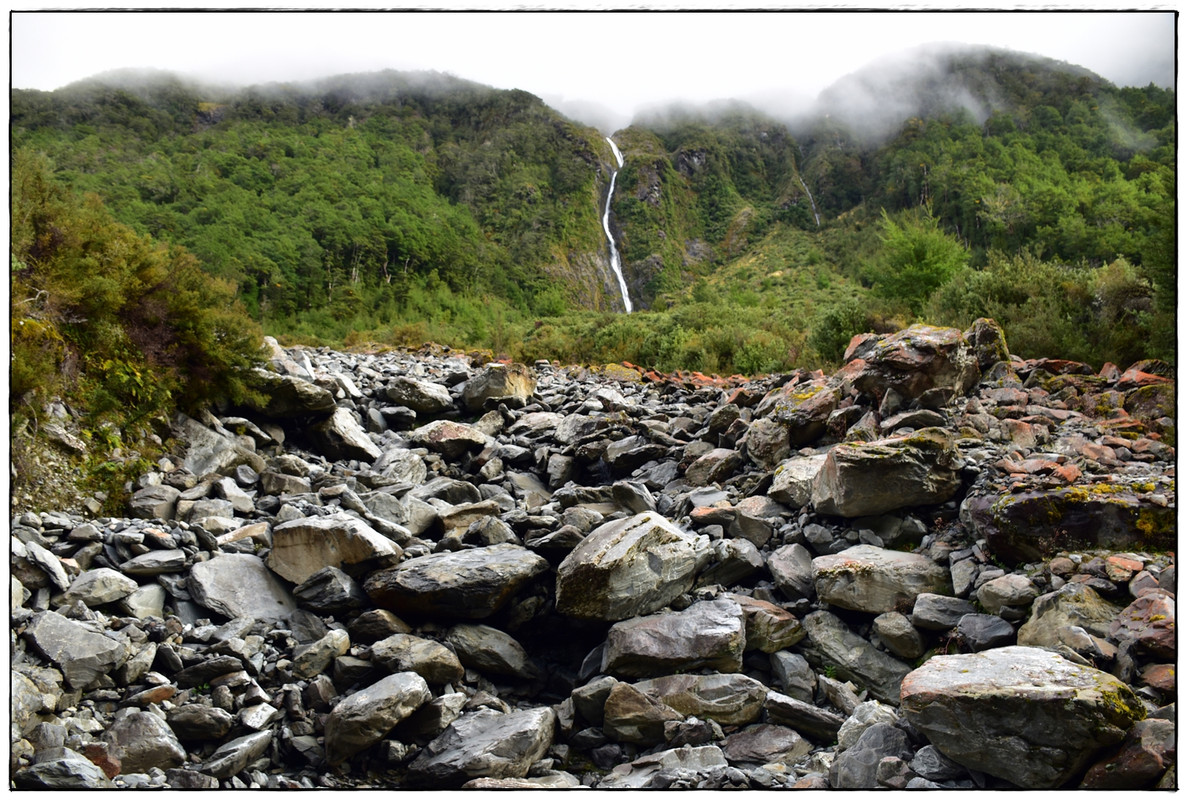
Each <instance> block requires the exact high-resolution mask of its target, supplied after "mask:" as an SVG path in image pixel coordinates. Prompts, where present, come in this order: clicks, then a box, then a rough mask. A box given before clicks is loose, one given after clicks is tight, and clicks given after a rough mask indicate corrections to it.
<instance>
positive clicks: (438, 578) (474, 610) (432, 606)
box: [363, 544, 548, 619]
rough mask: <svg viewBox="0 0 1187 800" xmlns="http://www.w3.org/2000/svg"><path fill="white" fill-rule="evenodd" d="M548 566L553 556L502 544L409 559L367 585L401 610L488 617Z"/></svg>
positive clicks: (449, 616)
mask: <svg viewBox="0 0 1187 800" xmlns="http://www.w3.org/2000/svg"><path fill="white" fill-rule="evenodd" d="M547 569H548V562H547V561H546V560H545V559H544V558H543V557H541V556H539V555H536V554H535V553H533V552H532V551H531V550H528V549H527V548H524V547H520V546H518V545H514V544H496V545H492V546H490V547H477V548H474V549H471V550H458V551H456V552H443V553H431V554H429V555H426V556H420V557H418V558H412V559H408V560H407V561H405V562H403V563H401V564H399V565H397V566H395V567H391V568H389V569H385V570H382V571H380V572H376V573H374V574H372V575H371V576H370V577H369V578H367V580H366V581H365V582H364V584H363V589H364V590H365V591H366V592H367V594H368V595H369V596H370V598H371V599H372V600H373V601H374V602H375V603H376V604H377V605H379V606H381V607H383V608H386V609H388V610H390V611H394V612H395V613H397V614H410V615H413V616H421V617H431V618H435V619H441V618H445V619H484V618H486V617H489V616H490V615H491V614H494V613H495V612H496V611H498V610H499V609H500V608H502V607H503V606H504V605H506V603H507V602H508V601H509V600H510V599H511V598H512V597H514V596H515V595H516V594H517V593H518V592H519V590H520V589H522V588H523V587H524V586H525V585H526V584H527V583H528V581H530V580H531V579H532V578H534V577H536V576H537V575H539V574H540V573H542V572H544V571H545V570H547Z"/></svg>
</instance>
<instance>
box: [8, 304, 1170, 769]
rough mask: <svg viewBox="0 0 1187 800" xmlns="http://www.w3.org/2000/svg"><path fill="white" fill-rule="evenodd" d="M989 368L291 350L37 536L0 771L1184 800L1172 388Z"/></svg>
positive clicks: (914, 343)
mask: <svg viewBox="0 0 1187 800" xmlns="http://www.w3.org/2000/svg"><path fill="white" fill-rule="evenodd" d="M1005 353H1006V350H1005V346H1004V340H1002V339H1001V337H1000V330H998V329H996V326H994V325H993V323H992V322H991V321H985V320H982V321H978V323H977V324H976V325H975V326H974V327H973V328H972V329H970V331H968V332H965V333H962V332H960V331H954V330H944V329H936V328H917V329H911V330H910V331H907V332H903V333H902V334H896V335H893V336H887V337H880V338H871V337H859V338H858V339H856V340H855V341H854V343H853V344H852V345H851V347H850V356H851V358H850V360H849V362H848V364H847V365H846V366H845V367H844V368H843V369H842V370H840V371H839V372H838V373H836V374H835V375H831V376H826V375H823V374H821V373H809V372H797V373H793V374H791V375H782V376H771V377H767V378H762V379H756V380H754V381H750V382H743V381H740V380H733V381H728V380H722V379H717V378H708V377H705V376H699V375H695V374H693V375H683V374H678V375H674V376H661V375H656V374H654V373H645V372H642V371H640V370H636V369H634V368H631V367H629V366H620V367H617V368H616V369H606V370H596V371H595V370H589V369H580V368H573V367H570V368H559V367H556V366H554V365H550V364H546V363H540V364H537V365H535V366H534V367H531V368H529V367H526V366H523V365H516V366H506V365H489V364H485V363H482V362H480V361H474V360H472V359H471V358H469V357H467V356H466V355H464V354H461V353H456V352H452V351H448V350H425V351H422V352H419V353H385V354H377V355H360V354H347V353H334V352H330V351H325V350H316V351H314V350H296V351H293V352H291V353H286V352H284V351H282V350H279V348H277V350H276V351H275V355H276V357H275V358H274V359H273V362H272V365H273V369H274V370H275V373H274V374H275V375H277V376H278V377H279V376H282V375H283V376H284V379H283V380H278V381H274V382H275V383H276V387H277V392H278V393H280V394H281V395H282V396H284V397H287V398H288V400H286V402H285V404H284V405H281V404H279V400H277V401H276V402H275V403H274V404H271V405H265V406H264V408H265V409H268V408H271V409H272V411H271V412H267V413H265V411H261V410H259V409H257V410H242V409H236V410H229V411H230V413H228V414H227V415H224V416H223V417H221V418H215V417H214V416H208V417H205V416H204V417H203V419H204V420H205V422H200V421H198V420H196V419H188V418H179V419H178V420H177V430H178V432H179V434H181V436H182V438H183V441H185V442H188V443H189V445H190V449H189V451H188V452H183V453H181V454H179V455H178V456H177V457H175V458H167V459H164V460H162V461H161V462H160V463H159V464H158V465H157V468H156V469H155V470H153V471H152V472H150V473H148V474H146V475H145V476H143V477H142V478H141V479H140V481H139V484H138V486H136V487H134V488H135V489H136V491H135V493H134V495H133V500H132V507H131V509H130V512H133V513H130V515H129V517H128V518H126V519H110V518H101V519H92V520H87V519H83V518H81V517H77V516H73V515H69V514H65V513H59V512H52V511H50V512H42V513H31V512H24V513H20V512H18V513H17V514H16V515H15V517H14V519H13V526H12V550H11V552H12V556H11V564H12V580H11V584H12V585H11V601H12V602H11V606H12V620H11V621H12V644H13V648H12V664H11V669H12V680H11V686H12V698H11V699H12V722H13V726H12V730H13V740H12V743H13V747H12V750H11V761H10V770H11V776H12V782H13V784H14V785H15V786H19V787H40V788H46V787H53V788H75V787H95V786H107V785H115V786H123V787H150V786H151V787H164V786H168V787H174V788H246V787H260V788H263V787H267V788H298V787H305V788H311V787H335V786H342V787H346V786H393V787H396V786H407V787H430V788H435V787H459V786H474V787H485V788H527V787H533V786H578V785H586V786H597V787H606V788H609V787H640V788H694V787H699V788H734V787H736V788H743V787H756V788H758V787H761V788H781V787H789V786H797V787H801V788H828V787H835V788H873V787H878V786H882V787H891V788H907V787H911V788H916V787H919V788H929V787H930V788H934V787H944V788H974V787H978V788H1012V787H1022V788H1050V787H1057V786H1076V785H1083V786H1085V787H1111V786H1119V785H1124V786H1127V787H1133V788H1137V787H1153V786H1164V787H1165V786H1173V785H1174V784H1175V777H1174V775H1175V767H1174V763H1175V748H1174V724H1175V722H1174V720H1175V714H1174V703H1173V699H1174V696H1175V677H1174V659H1175V655H1176V652H1177V651H1176V640H1175V627H1174V615H1175V603H1174V592H1175V565H1174V555H1173V553H1172V552H1168V551H1169V550H1170V549H1171V548H1173V541H1174V522H1173V519H1174V509H1175V486H1174V458H1175V451H1174V438H1173V437H1174V420H1173V418H1171V417H1170V416H1168V412H1167V408H1168V407H1167V406H1165V405H1163V406H1158V405H1151V404H1147V403H1145V401H1144V399H1142V397H1141V396H1140V393H1141V392H1143V391H1146V390H1147V389H1149V387H1151V386H1157V387H1160V388H1159V391H1160V392H1162V393H1163V394H1164V395H1165V394H1168V393H1169V394H1173V388H1174V384H1173V383H1168V382H1166V379H1165V377H1163V376H1160V375H1158V372H1159V371H1160V370H1161V368H1160V367H1159V366H1158V365H1157V364H1143V365H1139V366H1140V367H1141V368H1136V367H1135V369H1131V370H1128V371H1126V372H1124V373H1123V372H1122V371H1121V370H1119V369H1117V368H1115V367H1111V366H1109V367H1106V369H1104V370H1101V372H1100V373H1095V374H1092V371H1091V370H1087V372H1086V371H1085V370H1086V369H1087V368H1086V367H1085V365H1076V364H1072V363H1069V362H1054V361H1030V362H1027V361H1021V360H1018V359H1011V358H1009V357H1008V356H1005ZM1142 376H1147V377H1142ZM1149 376H1153V378H1157V379H1158V380H1154V379H1153V378H1151V377H1149ZM305 384H307V385H305ZM315 390H320V391H315ZM322 392H324V393H325V394H326V395H328V396H329V397H330V398H331V400H332V402H331V403H330V404H327V403H326V402H325V399H324V396H323V395H322ZM301 397H305V398H313V402H311V403H310V404H307V405H305V406H303V407H301V408H298V407H297V406H294V405H293V402H292V401H293V400H294V399H295V398H301ZM1135 398H1137V400H1141V402H1137V400H1135ZM1131 407H1132V408H1133V409H1138V408H1141V409H1142V413H1143V414H1144V415H1145V416H1143V417H1139V416H1137V415H1136V414H1132V413H1131V412H1130V411H1127V410H1126V409H1127V408H1131ZM290 415H291V416H290ZM1155 415H1156V416H1155ZM331 417H337V418H339V420H340V421H342V422H344V423H345V426H346V429H348V430H351V431H354V433H352V436H356V437H361V438H360V439H359V440H358V442H357V447H356V448H355V449H353V450H343V449H341V448H340V447H339V444H340V443H339V442H338V441H337V440H335V439H334V438H333V437H330V438H328V439H327V438H325V437H320V438H319V437H318V436H317V435H316V434H314V430H315V428H316V427H317V425H318V423H321V422H324V421H326V420H328V419H330V418H331ZM356 429H357V430H356ZM863 459H864V460H865V461H866V462H868V463H866V464H864V466H863Z"/></svg>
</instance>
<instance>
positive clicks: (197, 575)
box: [186, 553, 297, 620]
mask: <svg viewBox="0 0 1187 800" xmlns="http://www.w3.org/2000/svg"><path fill="white" fill-rule="evenodd" d="M186 584H187V588H188V589H189V592H190V594H191V595H192V596H193V598H194V602H196V603H198V605H201V606H204V607H206V608H209V609H210V610H211V611H214V612H216V613H219V614H222V615H223V616H224V617H227V618H229V619H235V618H236V617H251V618H254V619H270V620H276V619H283V618H284V617H287V616H288V615H289V614H291V613H293V612H294V611H296V610H297V603H296V601H295V600H293V596H292V594H291V593H290V592H289V590H288V589H287V588H286V587H285V585H284V584H283V583H281V582H280V580H279V579H278V578H277V577H276V576H275V575H273V574H272V572H271V571H270V570H269V569H268V568H267V567H266V566H265V565H264V562H263V561H262V560H261V559H260V558H259V557H258V556H253V555H250V554H248V553H223V554H220V555H217V556H215V557H214V558H212V559H210V560H209V561H200V562H198V563H196V564H194V566H193V567H192V568H191V569H190V574H189V578H188V579H187V581H186Z"/></svg>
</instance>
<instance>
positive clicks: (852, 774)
mask: <svg viewBox="0 0 1187 800" xmlns="http://www.w3.org/2000/svg"><path fill="white" fill-rule="evenodd" d="M910 757H911V743H910V740H909V739H908V738H907V734H906V733H905V732H904V731H902V730H900V729H899V728H896V727H894V725H893V724H888V723H886V722H879V723H876V724H874V725H871V726H869V727H868V728H866V729H865V730H864V731H863V732H862V734H861V736H860V738H858V740H857V741H856V743H854V744H853V746H852V747H849V748H848V749H846V750H845V751H844V752H841V753H839V754H838V755H837V757H836V758H835V759H834V760H833V763H832V766H831V767H830V768H829V772H828V782H829V786H831V787H832V788H834V789H877V788H878V764H879V762H880V761H882V759H884V758H901V759H903V760H907V759H909V758H910Z"/></svg>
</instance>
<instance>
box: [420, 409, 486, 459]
mask: <svg viewBox="0 0 1187 800" xmlns="http://www.w3.org/2000/svg"><path fill="white" fill-rule="evenodd" d="M407 438H408V441H409V442H410V443H411V444H412V445H413V446H415V447H424V448H427V449H429V450H432V451H433V452H435V453H440V454H441V455H443V456H445V457H446V458H450V459H457V458H461V457H462V456H464V455H465V454H466V453H468V452H471V451H477V450H481V449H482V448H484V447H486V446H487V444H489V443H490V441H491V438H490V437H489V436H487V435H486V434H485V433H483V432H482V431H480V430H478V428H476V427H474V426H473V425H467V424H465V423H464V422H453V421H452V420H447V419H439V420H436V421H435V422H430V423H429V424H428V425H422V426H421V427H419V428H417V429H416V430H413V431H410V432H409V433H408V437H407Z"/></svg>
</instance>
